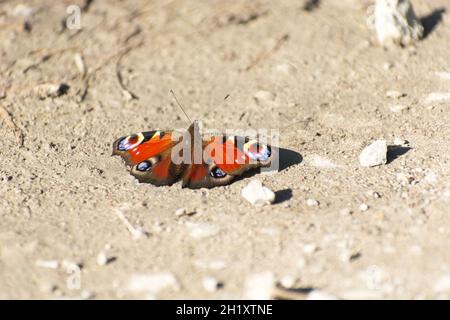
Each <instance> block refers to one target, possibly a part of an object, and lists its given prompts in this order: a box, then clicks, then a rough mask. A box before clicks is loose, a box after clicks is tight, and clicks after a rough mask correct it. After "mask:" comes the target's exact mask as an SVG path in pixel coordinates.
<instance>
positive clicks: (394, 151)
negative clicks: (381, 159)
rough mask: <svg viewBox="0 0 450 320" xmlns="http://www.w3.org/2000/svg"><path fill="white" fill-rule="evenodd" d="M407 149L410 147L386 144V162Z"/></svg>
mask: <svg viewBox="0 0 450 320" xmlns="http://www.w3.org/2000/svg"><path fill="white" fill-rule="evenodd" d="M409 150H411V148H410V147H401V146H394V145H393V146H388V152H387V163H391V162H392V161H394V160H395V159H397V158H398V157H401V156H402V155H404V154H405V153H407V152H408V151H409Z"/></svg>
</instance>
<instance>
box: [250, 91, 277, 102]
mask: <svg viewBox="0 0 450 320" xmlns="http://www.w3.org/2000/svg"><path fill="white" fill-rule="evenodd" d="M253 98H254V99H255V100H256V101H257V102H266V101H273V100H275V94H274V93H272V92H269V91H265V90H259V91H258V92H256V93H255V94H254V95H253Z"/></svg>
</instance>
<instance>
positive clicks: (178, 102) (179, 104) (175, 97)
mask: <svg viewBox="0 0 450 320" xmlns="http://www.w3.org/2000/svg"><path fill="white" fill-rule="evenodd" d="M170 93H171V94H172V96H173V98H174V99H175V101H176V102H177V104H178V106H179V107H180V109H181V111H183V113H184V115H185V116H186V118H188V120H189V121H190V122H192V120H191V118H189V116H188V115H187V113H186V111H184V109H183V107H182V106H181V103H180V101H178V99H177V96H176V95H175V93H174V92H173V90H172V89H170Z"/></svg>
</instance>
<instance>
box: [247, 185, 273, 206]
mask: <svg viewBox="0 0 450 320" xmlns="http://www.w3.org/2000/svg"><path fill="white" fill-rule="evenodd" d="M241 196H242V197H243V198H244V199H245V200H247V201H248V202H250V203H251V204H252V205H254V206H257V207H260V206H264V205H268V204H271V203H273V202H274V201H275V193H274V192H273V191H272V190H270V189H269V188H267V187H265V186H263V184H262V182H261V181H259V180H256V179H255V180H252V181H251V182H250V183H249V184H248V185H247V186H246V187H244V188H243V189H242V190H241Z"/></svg>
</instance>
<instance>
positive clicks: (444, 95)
mask: <svg viewBox="0 0 450 320" xmlns="http://www.w3.org/2000/svg"><path fill="white" fill-rule="evenodd" d="M448 101H450V92H433V93H430V94H429V95H427V96H426V97H425V99H424V102H425V104H433V103H443V102H448Z"/></svg>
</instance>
